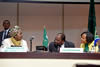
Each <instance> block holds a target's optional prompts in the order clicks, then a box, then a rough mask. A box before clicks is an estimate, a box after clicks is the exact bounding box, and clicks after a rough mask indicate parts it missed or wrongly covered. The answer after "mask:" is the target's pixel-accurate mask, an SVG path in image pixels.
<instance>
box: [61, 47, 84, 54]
mask: <svg viewBox="0 0 100 67" xmlns="http://www.w3.org/2000/svg"><path fill="white" fill-rule="evenodd" d="M60 53H83V48H60Z"/></svg>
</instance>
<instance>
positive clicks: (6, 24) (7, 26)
mask: <svg viewBox="0 0 100 67" xmlns="http://www.w3.org/2000/svg"><path fill="white" fill-rule="evenodd" d="M3 27H4V29H5V30H7V29H9V27H10V21H9V20H4V21H3Z"/></svg>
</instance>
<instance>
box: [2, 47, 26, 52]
mask: <svg viewBox="0 0 100 67" xmlns="http://www.w3.org/2000/svg"><path fill="white" fill-rule="evenodd" d="M4 52H26V51H25V50H24V48H23V47H7V48H6V49H5V50H4Z"/></svg>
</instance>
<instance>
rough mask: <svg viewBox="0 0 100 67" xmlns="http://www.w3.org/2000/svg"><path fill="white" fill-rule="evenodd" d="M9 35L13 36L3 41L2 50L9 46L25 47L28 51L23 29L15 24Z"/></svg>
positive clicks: (25, 50)
mask: <svg viewBox="0 0 100 67" xmlns="http://www.w3.org/2000/svg"><path fill="white" fill-rule="evenodd" d="M9 35H10V36H11V38H7V39H5V40H4V41H3V42H2V44H3V45H2V46H1V52H5V50H6V49H7V48H9V47H23V49H24V52H27V51H28V47H27V42H26V41H25V40H23V39H22V38H23V35H22V30H21V28H20V27H19V26H14V27H13V28H11V29H10V32H9Z"/></svg>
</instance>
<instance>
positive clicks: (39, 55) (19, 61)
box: [0, 51, 100, 67]
mask: <svg viewBox="0 0 100 67" xmlns="http://www.w3.org/2000/svg"><path fill="white" fill-rule="evenodd" d="M77 64H94V65H100V53H49V52H36V51H35V52H0V66H1V67H75V66H76V65H77Z"/></svg>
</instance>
